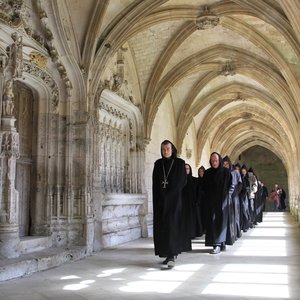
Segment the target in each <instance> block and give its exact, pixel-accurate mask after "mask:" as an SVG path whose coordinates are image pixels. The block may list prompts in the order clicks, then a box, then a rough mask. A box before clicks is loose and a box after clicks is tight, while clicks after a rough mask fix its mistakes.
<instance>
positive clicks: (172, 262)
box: [167, 257, 175, 269]
mask: <svg viewBox="0 0 300 300" xmlns="http://www.w3.org/2000/svg"><path fill="white" fill-rule="evenodd" d="M167 265H168V268H169V269H171V268H173V267H175V259H174V257H170V259H169V261H168V264H167Z"/></svg>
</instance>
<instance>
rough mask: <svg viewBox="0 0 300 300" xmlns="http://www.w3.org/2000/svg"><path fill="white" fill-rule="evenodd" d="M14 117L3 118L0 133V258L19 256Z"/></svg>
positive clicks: (17, 143)
mask: <svg viewBox="0 0 300 300" xmlns="http://www.w3.org/2000/svg"><path fill="white" fill-rule="evenodd" d="M15 120H16V119H15V118H14V117H7V116H3V117H2V119H1V131H0V142H1V152H0V168H1V174H0V182H1V187H0V189H1V194H0V197H1V198H0V257H1V256H3V257H8V258H10V257H17V256H19V251H18V246H19V242H20V238H19V224H18V208H19V193H18V191H17V190H16V188H15V178H16V160H17V159H18V158H19V134H18V133H17V131H16V128H15V126H14V123H15Z"/></svg>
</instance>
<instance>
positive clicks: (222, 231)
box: [204, 165, 232, 246]
mask: <svg viewBox="0 0 300 300" xmlns="http://www.w3.org/2000/svg"><path fill="white" fill-rule="evenodd" d="M231 189H232V187H231V174H230V171H229V169H226V168H224V167H223V166H222V165H221V167H219V168H217V169H216V168H209V169H208V170H206V171H205V173H204V192H205V201H206V209H207V211H206V214H207V220H206V221H207V223H206V235H205V245H206V246H213V245H220V244H222V243H225V241H226V233H227V224H228V214H229V208H228V197H229V196H231V195H229V193H230V190H231Z"/></svg>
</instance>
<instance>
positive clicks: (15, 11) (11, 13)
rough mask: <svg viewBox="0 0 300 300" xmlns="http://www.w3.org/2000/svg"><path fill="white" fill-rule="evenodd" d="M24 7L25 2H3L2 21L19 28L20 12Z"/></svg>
mask: <svg viewBox="0 0 300 300" xmlns="http://www.w3.org/2000/svg"><path fill="white" fill-rule="evenodd" d="M22 6H23V0H14V1H11V0H1V1H0V19H1V20H3V21H4V22H6V23H8V24H10V25H13V26H18V25H19V24H20V23H21V20H20V12H21V9H22Z"/></svg>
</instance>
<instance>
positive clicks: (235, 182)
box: [226, 169, 242, 245]
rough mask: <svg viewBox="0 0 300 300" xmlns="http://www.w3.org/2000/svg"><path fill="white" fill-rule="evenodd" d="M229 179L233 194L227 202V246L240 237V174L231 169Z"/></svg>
mask: <svg viewBox="0 0 300 300" xmlns="http://www.w3.org/2000/svg"><path fill="white" fill-rule="evenodd" d="M231 179H232V184H231V188H232V189H233V192H232V193H231V197H230V198H229V201H228V209H229V216H228V227H227V236H226V244H227V245H233V244H234V242H235V241H236V240H237V238H238V237H240V236H241V229H240V200H239V193H240V191H241V188H242V179H241V175H240V172H239V171H238V170H235V169H231Z"/></svg>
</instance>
